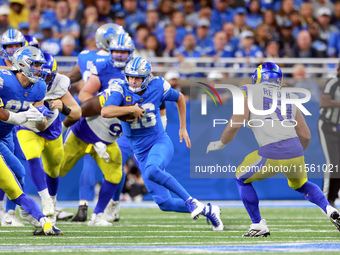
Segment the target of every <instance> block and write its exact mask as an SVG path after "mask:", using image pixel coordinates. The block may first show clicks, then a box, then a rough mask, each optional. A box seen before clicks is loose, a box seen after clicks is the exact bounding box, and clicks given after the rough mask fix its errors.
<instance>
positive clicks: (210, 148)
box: [207, 141, 226, 154]
mask: <svg viewBox="0 0 340 255" xmlns="http://www.w3.org/2000/svg"><path fill="white" fill-rule="evenodd" d="M225 146H226V144H224V143H222V142H221V141H216V142H210V143H209V145H208V147H207V154H208V153H209V152H210V151H218V150H221V149H223V148H224V147H225Z"/></svg>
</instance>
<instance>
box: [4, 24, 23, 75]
mask: <svg viewBox="0 0 340 255" xmlns="http://www.w3.org/2000/svg"><path fill="white" fill-rule="evenodd" d="M0 45H1V51H2V54H3V57H4V58H0V65H1V66H8V67H11V66H12V57H13V54H14V52H15V51H16V50H17V49H19V48H21V47H23V46H25V45H26V39H25V37H24V35H23V34H22V33H21V32H20V31H19V30H16V29H8V30H7V31H6V32H5V33H3V34H2V36H1V40H0ZM2 69H4V68H2ZM8 69H10V68H8Z"/></svg>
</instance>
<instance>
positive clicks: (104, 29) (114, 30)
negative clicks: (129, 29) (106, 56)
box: [95, 23, 125, 51]
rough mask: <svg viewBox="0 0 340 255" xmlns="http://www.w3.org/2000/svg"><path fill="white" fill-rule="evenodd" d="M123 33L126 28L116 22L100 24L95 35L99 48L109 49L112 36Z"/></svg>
mask: <svg viewBox="0 0 340 255" xmlns="http://www.w3.org/2000/svg"><path fill="white" fill-rule="evenodd" d="M123 33H125V30H124V28H123V27H122V26H120V25H118V24H116V23H107V24H104V25H102V26H100V27H99V28H98V29H97V31H96V35H95V39H96V46H97V48H98V49H104V50H106V51H109V50H110V41H111V39H112V37H113V36H114V35H118V34H123Z"/></svg>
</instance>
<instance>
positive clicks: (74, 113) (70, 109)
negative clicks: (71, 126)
mask: <svg viewBox="0 0 340 255" xmlns="http://www.w3.org/2000/svg"><path fill="white" fill-rule="evenodd" d="M51 103H52V108H53V109H58V110H59V111H60V112H61V113H62V114H64V115H66V117H67V119H71V120H79V119H80V118H81V108H80V106H79V104H78V103H77V101H76V100H75V99H74V98H73V96H72V95H71V93H70V92H67V93H66V94H65V95H63V96H62V97H61V98H60V99H56V100H52V101H51Z"/></svg>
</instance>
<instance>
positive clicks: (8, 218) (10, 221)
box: [1, 210, 25, 227]
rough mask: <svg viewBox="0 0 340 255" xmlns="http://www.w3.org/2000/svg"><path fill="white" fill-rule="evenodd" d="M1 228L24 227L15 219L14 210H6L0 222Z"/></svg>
mask: <svg viewBox="0 0 340 255" xmlns="http://www.w3.org/2000/svg"><path fill="white" fill-rule="evenodd" d="M1 226H2V227H25V225H24V224H23V223H22V222H21V221H20V220H19V219H18V218H17V216H16V214H15V211H14V210H8V212H7V213H5V215H4V217H3V219H2V221H1Z"/></svg>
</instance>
